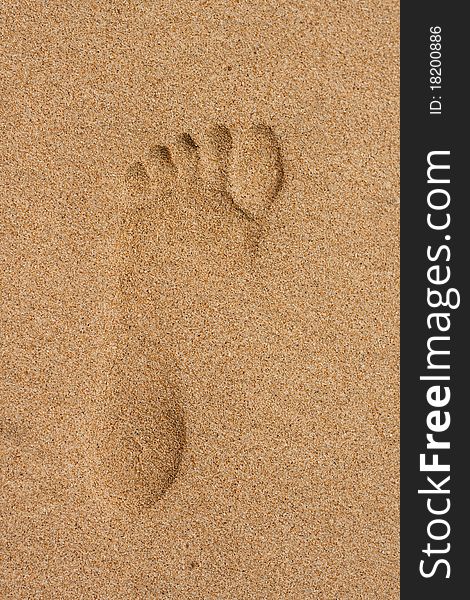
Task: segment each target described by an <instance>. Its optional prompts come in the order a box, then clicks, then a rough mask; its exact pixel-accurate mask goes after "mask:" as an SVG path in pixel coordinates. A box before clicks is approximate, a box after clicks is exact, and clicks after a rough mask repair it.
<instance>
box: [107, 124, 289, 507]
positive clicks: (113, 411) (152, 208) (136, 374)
mask: <svg viewBox="0 0 470 600" xmlns="http://www.w3.org/2000/svg"><path fill="white" fill-rule="evenodd" d="M196 139H197V143H196V141H195V139H193V137H191V136H190V135H188V134H184V135H182V136H180V137H178V138H177V139H176V140H175V141H174V143H173V144H170V146H168V147H166V146H154V147H152V148H151V149H150V150H149V153H148V156H147V158H146V159H145V160H143V161H141V162H138V163H135V164H134V165H132V166H131V167H130V168H129V170H128V173H127V176H126V183H127V194H128V196H129V197H130V198H131V201H130V204H131V205H132V207H133V208H132V209H131V210H130V211H129V213H128V215H127V216H126V219H125V220H124V222H123V226H122V232H121V234H122V235H121V237H120V242H119V248H118V250H119V253H120V254H121V257H122V263H121V265H122V280H121V286H120V298H119V311H120V318H121V324H120V341H119V351H118V356H117V359H116V361H115V365H114V368H113V372H112V375H111V377H110V381H109V391H108V397H107V400H106V406H105V408H104V412H103V414H102V415H101V416H100V417H99V419H98V423H97V424H96V427H95V430H96V431H95V434H96V436H95V437H96V442H97V467H98V477H97V481H98V483H99V485H100V487H101V488H102V490H103V491H104V492H105V493H106V496H107V497H108V498H110V499H113V500H114V501H116V502H117V503H119V504H121V505H122V506H124V507H131V508H133V509H137V510H141V509H143V508H145V507H151V506H152V505H154V504H155V503H156V502H157V501H158V500H159V499H160V498H161V497H162V496H163V495H164V494H165V492H166V491H167V490H168V488H169V487H170V486H171V485H172V483H173V482H174V480H175V478H176V477H177V475H178V471H179V467H180V465H181V461H182V456H183V453H184V448H185V443H186V434H185V419H186V418H190V415H184V412H183V408H182V406H183V404H184V400H183V398H182V394H181V392H180V391H179V390H178V387H177V384H176V383H175V381H173V379H172V377H171V373H172V366H171V364H170V365H168V364H163V361H162V360H160V357H161V350H156V349H155V348H152V346H151V342H150V341H149V340H150V339H151V338H152V337H155V336H156V337H158V332H155V331H154V332H150V331H149V327H152V326H151V325H149V319H148V318H147V317H146V307H148V306H149V305H152V304H153V310H155V302H152V293H151V290H152V286H155V281H158V279H159V277H160V280H161V279H162V276H161V275H162V274H161V269H163V265H164V263H165V260H166V259H168V257H169V256H172V259H170V260H172V265H173V268H180V269H181V268H184V263H185V260H186V259H187V257H188V255H190V253H191V252H192V250H191V249H192V248H198V249H199V250H198V251H199V252H203V253H204V254H205V256H206V259H207V260H209V261H213V262H218V263H219V266H220V261H222V262H224V261H227V262H228V261H235V262H236V263H237V264H239V265H240V264H242V265H243V264H244V265H245V266H246V267H247V268H249V266H250V265H251V264H252V261H253V260H255V259H256V253H257V249H258V244H259V240H260V237H261V236H262V235H263V231H264V230H265V227H264V224H265V221H266V218H267V213H268V211H269V208H270V206H271V203H272V202H273V199H274V198H275V196H276V194H277V193H278V192H279V190H280V188H281V185H282V178H283V172H282V162H281V155H280V151H279V147H278V144H277V142H276V139H275V136H274V134H273V132H272V131H271V129H269V128H268V127H266V126H264V125H256V126H253V127H251V128H249V129H248V130H246V131H244V132H242V133H240V134H239V135H238V136H236V137H235V140H233V139H232V135H231V133H230V131H229V129H227V128H226V127H222V126H217V127H213V128H211V129H209V130H208V131H206V132H205V133H204V134H203V135H201V136H200V137H197V138H196ZM156 246H157V248H156V249H155V247H156ZM152 248H153V250H149V249H152ZM188 248H189V250H188ZM182 252H186V254H185V256H184V257H183V256H182ZM188 252H189V254H188ZM195 255H196V256H198V254H197V253H196V254H195ZM196 262H197V259H196ZM149 263H151V264H150V265H149ZM222 266H223V265H222ZM216 267H217V265H214V268H216ZM159 270H160V273H159V274H158V276H157V277H156V276H155V273H157V272H158V271H159ZM225 273H226V275H225V276H226V277H229V273H230V269H226V271H225ZM165 276H166V275H165ZM185 293H187V290H185V289H181V294H185ZM155 357H157V358H155Z"/></svg>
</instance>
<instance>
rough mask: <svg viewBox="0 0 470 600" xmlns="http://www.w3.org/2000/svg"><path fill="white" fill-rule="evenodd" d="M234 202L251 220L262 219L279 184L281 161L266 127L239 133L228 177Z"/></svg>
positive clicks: (281, 175)
mask: <svg viewBox="0 0 470 600" xmlns="http://www.w3.org/2000/svg"><path fill="white" fill-rule="evenodd" d="M230 175H231V176H230V183H231V192H232V196H233V199H234V201H235V203H236V204H237V205H238V206H240V208H242V209H243V211H244V212H245V213H246V214H248V215H249V216H250V217H252V218H253V219H254V220H259V219H260V218H262V216H263V213H264V212H265V211H266V210H267V209H268V208H269V207H270V205H271V203H272V201H273V200H274V197H275V196H276V194H277V193H278V192H279V190H280V188H281V185H282V177H283V172H282V161H281V153H280V150H279V146H278V143H277V140H276V138H275V136H274V134H273V132H272V130H271V129H270V128H269V127H266V126H265V125H254V126H252V127H250V128H249V129H248V130H247V131H246V132H244V133H242V134H241V136H240V138H239V140H238V144H237V147H236V149H235V152H234V157H233V161H232V169H231V174H230Z"/></svg>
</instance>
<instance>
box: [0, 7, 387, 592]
mask: <svg viewBox="0 0 470 600" xmlns="http://www.w3.org/2000/svg"><path fill="white" fill-rule="evenodd" d="M398 20H399V8H398V3H397V2H396V0H393V1H388V0H376V1H372V0H364V1H358V2H356V1H353V0H344V1H342V0H341V1H339V2H338V1H334V2H333V1H319V0H308V1H304V2H300V1H294V0H291V1H287V0H280V1H274V0H260V1H258V2H247V1H243V0H240V1H231V2H222V1H215V0H208V1H191V0H175V1H172V2H170V1H161V2H154V1H151V0H142V1H133V0H118V1H116V2H112V3H111V2H110V3H106V2H96V1H95V2H92V1H90V0H84V1H82V2H78V1H77V0H75V1H70V0H65V1H60V2H59V1H53V2H39V1H38V0H32V1H31V2H26V1H23V2H21V1H18V2H14V1H11V0H10V1H6V2H4V3H2V7H1V8H0V26H1V35H0V78H1V85H0V126H1V134H2V135H1V155H0V156H1V176H0V249H1V250H0V260H1V269H0V276H1V281H0V299H1V300H0V302H1V347H2V350H1V358H2V360H1V367H0V369H1V377H0V398H1V420H0V445H1V446H0V448H1V455H0V461H1V471H0V473H1V475H0V476H1V486H0V489H1V492H0V494H1V496H0V513H1V534H0V539H1V543H0V556H1V564H2V567H1V576H0V577H1V579H0V597H1V598H2V599H5V600H7V599H11V600H23V599H33V598H34V599H36V598H37V599H54V600H56V599H57V600H65V599H69V598H70V599H103V600H105V599H109V600H121V599H122V600H134V599H135V600H140V599H145V600H152V599H166V598H168V599H171V600H176V599H178V600H245V599H246V600H248V599H249V600H303V599H310V598H312V599H319V600H355V599H356V598H357V599H359V598H361V599H367V600H372V599H374V598H380V599H384V600H392V599H395V598H398V597H399V562H398V549H399V548H398V529H399V522H398V492H399V485H398V477H399V471H398V467H399V464H398V462H399V427H398V418H399V411H398V339H399V337H398V328H399V295H398V285H399V261H398V259H399V256H398V249H399V241H398V240H399V197H398V194H399V188H398V159H399V155H398V153H399V147H398V141H399V136H398V128H399V122H398V119H399V112H398V111H399V104H398V94H399V72H398V57H399V46H398Z"/></svg>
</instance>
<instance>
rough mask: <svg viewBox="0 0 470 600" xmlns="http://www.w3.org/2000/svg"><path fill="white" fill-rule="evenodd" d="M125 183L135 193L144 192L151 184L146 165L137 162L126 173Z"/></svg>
mask: <svg viewBox="0 0 470 600" xmlns="http://www.w3.org/2000/svg"><path fill="white" fill-rule="evenodd" d="M125 181H126V183H127V185H128V187H129V189H130V190H131V191H133V192H143V191H144V190H145V189H146V188H147V187H148V186H149V183H150V177H149V174H148V173H147V169H146V168H145V166H144V164H143V163H141V162H140V161H139V162H135V163H134V164H132V165H131V166H130V167H129V168H128V169H127V172H126V175H125Z"/></svg>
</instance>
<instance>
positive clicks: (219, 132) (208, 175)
mask: <svg viewBox="0 0 470 600" xmlns="http://www.w3.org/2000/svg"><path fill="white" fill-rule="evenodd" d="M200 147H201V166H202V171H203V177H204V180H205V183H206V184H207V186H208V187H209V188H211V189H213V190H216V191H219V192H226V191H227V188H228V182H227V171H228V163H229V156H230V151H231V149H232V136H231V134H230V131H229V129H227V127H224V126H222V125H215V126H213V127H211V128H210V129H208V130H206V131H205V132H204V134H203V136H202V138H201V144H200Z"/></svg>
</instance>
